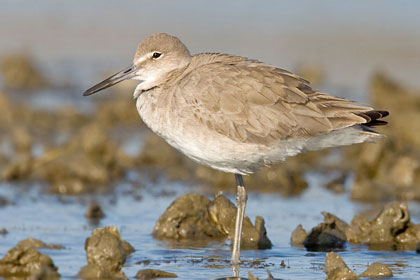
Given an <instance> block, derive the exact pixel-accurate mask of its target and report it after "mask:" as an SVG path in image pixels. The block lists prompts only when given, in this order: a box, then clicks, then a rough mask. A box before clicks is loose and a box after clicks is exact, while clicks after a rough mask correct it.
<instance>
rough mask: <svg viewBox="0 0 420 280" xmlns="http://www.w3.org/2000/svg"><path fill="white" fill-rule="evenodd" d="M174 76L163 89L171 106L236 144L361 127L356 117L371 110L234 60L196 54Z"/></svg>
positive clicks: (274, 70)
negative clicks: (191, 113)
mask: <svg viewBox="0 0 420 280" xmlns="http://www.w3.org/2000/svg"><path fill="white" fill-rule="evenodd" d="M192 69H193V70H194V71H191V70H192ZM181 73H182V74H181ZM180 74H181V75H180ZM174 75H180V76H179V78H178V79H176V81H174V83H173V84H170V85H169V84H168V85H166V86H165V87H167V88H168V89H167V90H171V91H172V94H173V95H174V96H173V98H174V99H175V100H177V101H176V102H177V106H184V108H182V109H181V110H182V111H185V112H186V114H187V111H191V112H193V117H194V118H197V120H198V121H200V122H201V123H202V124H203V125H206V126H207V127H208V128H209V129H212V130H215V131H217V132H218V133H220V134H222V135H226V136H228V137H229V138H231V139H232V140H234V141H238V142H242V143H245V142H246V143H261V144H273V143H275V142H277V141H278V140H286V139H290V138H296V139H298V138H304V137H308V136H314V135H318V134H322V133H326V132H330V131H332V130H336V129H341V128H345V127H348V126H352V125H355V124H363V123H366V122H368V121H369V120H368V119H367V118H366V117H364V116H363V115H360V113H363V112H368V111H372V110H373V109H372V108H370V107H366V106H360V105H357V104H355V103H354V102H352V101H349V100H346V99H341V98H338V97H334V96H331V95H328V94H324V93H320V92H317V91H315V90H312V89H311V87H310V86H309V82H308V81H306V80H304V79H302V78H301V77H299V76H297V75H295V74H293V73H290V72H288V71H286V70H283V69H279V68H275V67H273V66H270V65H266V64H264V63H261V62H258V61H256V60H250V59H247V58H244V57H239V56H231V55H224V54H210V53H206V54H199V55H196V56H193V58H192V61H191V63H190V65H189V66H188V67H186V68H185V69H182V71H179V70H178V72H177V73H174Z"/></svg>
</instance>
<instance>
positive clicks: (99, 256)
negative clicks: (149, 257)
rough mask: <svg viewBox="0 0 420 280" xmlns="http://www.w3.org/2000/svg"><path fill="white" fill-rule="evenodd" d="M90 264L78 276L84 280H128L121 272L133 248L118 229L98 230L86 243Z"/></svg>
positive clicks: (105, 228)
mask: <svg viewBox="0 0 420 280" xmlns="http://www.w3.org/2000/svg"><path fill="white" fill-rule="evenodd" d="M85 250H86V259H87V262H88V264H87V265H86V266H84V267H83V268H82V269H81V270H80V271H79V274H78V277H80V278H83V279H104V278H110V279H127V278H126V276H125V275H124V273H123V272H122V271H121V268H122V266H123V264H124V263H125V260H126V258H127V257H128V255H129V254H131V253H132V252H134V248H133V246H131V245H130V244H129V243H128V242H127V241H124V240H122V239H121V236H120V234H119V232H118V230H117V228H116V227H113V226H112V227H104V228H97V229H95V230H94V231H93V232H92V235H91V236H90V237H88V238H87V239H86V242H85Z"/></svg>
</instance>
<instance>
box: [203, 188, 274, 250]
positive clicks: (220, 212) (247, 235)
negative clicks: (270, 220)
mask: <svg viewBox="0 0 420 280" xmlns="http://www.w3.org/2000/svg"><path fill="white" fill-rule="evenodd" d="M209 210H210V216H211V218H212V219H213V221H214V222H215V223H216V224H217V227H218V228H219V230H220V231H221V232H223V233H225V234H226V235H227V236H228V238H229V239H230V240H231V241H232V242H233V239H234V236H235V222H236V212H237V208H236V206H235V205H234V204H233V203H232V202H230V201H229V200H228V199H227V198H226V197H225V196H223V195H217V196H216V197H215V199H214V201H213V202H212V204H211V206H210V208H209ZM264 224H265V222H264V219H263V218H262V217H260V216H257V217H256V218H255V226H254V225H252V223H251V220H250V219H249V218H248V217H247V216H245V217H244V221H243V225H242V239H241V248H243V249H271V246H272V245H271V241H270V240H269V239H268V237H267V230H266V229H265V225H264Z"/></svg>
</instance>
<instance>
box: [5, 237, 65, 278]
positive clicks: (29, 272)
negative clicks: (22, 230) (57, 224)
mask: <svg viewBox="0 0 420 280" xmlns="http://www.w3.org/2000/svg"><path fill="white" fill-rule="evenodd" d="M37 248H50V249H61V248H62V247H61V245H54V244H45V243H44V242H42V241H41V240H38V239H34V238H28V239H25V240H22V241H20V242H19V243H18V244H17V245H16V247H14V248H12V249H10V250H9V251H8V252H7V253H6V255H5V256H4V257H3V258H2V259H0V277H4V278H13V279H14V278H25V279H27V278H30V279H59V278H60V275H59V274H58V272H57V267H56V266H55V265H54V263H53V261H52V259H51V258H50V257H49V256H47V255H45V254H42V253H40V252H38V251H37Z"/></svg>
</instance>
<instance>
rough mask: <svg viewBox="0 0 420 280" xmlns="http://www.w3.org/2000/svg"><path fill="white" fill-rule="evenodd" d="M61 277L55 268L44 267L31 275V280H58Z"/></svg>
mask: <svg viewBox="0 0 420 280" xmlns="http://www.w3.org/2000/svg"><path fill="white" fill-rule="evenodd" d="M58 279H60V275H59V274H58V273H57V271H56V270H54V269H53V268H51V267H49V266H46V265H43V266H42V267H41V269H40V270H37V271H35V272H33V273H32V274H31V276H30V277H29V280H58Z"/></svg>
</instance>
